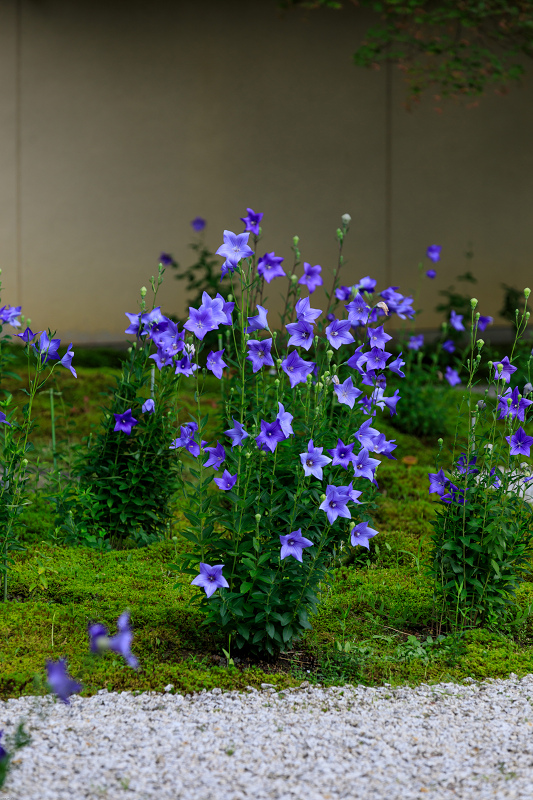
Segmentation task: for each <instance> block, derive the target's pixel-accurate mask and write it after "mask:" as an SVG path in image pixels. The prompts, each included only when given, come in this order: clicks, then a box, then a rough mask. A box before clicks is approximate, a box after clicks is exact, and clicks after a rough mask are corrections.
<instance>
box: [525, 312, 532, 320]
mask: <svg viewBox="0 0 533 800" xmlns="http://www.w3.org/2000/svg"><path fill="white" fill-rule="evenodd" d="M530 316H531V314H530V313H529V311H526V319H529V318H530Z"/></svg>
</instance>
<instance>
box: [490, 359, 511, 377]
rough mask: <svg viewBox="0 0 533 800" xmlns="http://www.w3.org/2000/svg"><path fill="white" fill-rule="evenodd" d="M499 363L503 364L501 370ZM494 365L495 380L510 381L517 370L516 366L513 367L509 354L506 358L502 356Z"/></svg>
mask: <svg viewBox="0 0 533 800" xmlns="http://www.w3.org/2000/svg"><path fill="white" fill-rule="evenodd" d="M499 364H501V365H502V368H501V370H499V369H498V365H499ZM492 366H493V367H494V379H495V380H497V381H498V380H501V381H505V383H510V381H511V375H512V374H513V372H516V367H513V365H512V364H511V362H510V361H509V358H508V357H507V356H505V358H502V360H501V361H494V363H493V365H492Z"/></svg>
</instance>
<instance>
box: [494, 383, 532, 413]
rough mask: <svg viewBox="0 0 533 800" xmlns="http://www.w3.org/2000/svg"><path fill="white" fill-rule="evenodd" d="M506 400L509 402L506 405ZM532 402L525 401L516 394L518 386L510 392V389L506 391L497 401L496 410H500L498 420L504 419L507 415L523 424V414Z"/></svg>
mask: <svg viewBox="0 0 533 800" xmlns="http://www.w3.org/2000/svg"><path fill="white" fill-rule="evenodd" d="M508 399H510V400H511V402H510V403H508ZM532 402H533V401H531V400H526V398H525V397H522V396H521V395H520V394H519V392H518V386H516V387H515V388H514V389H513V390H512V391H511V389H510V388H509V389H507V391H506V392H505V393H504V394H503V395H502V396H501V397H500V398H499V401H498V408H499V409H500V416H499V417H498V419H503V417H506V416H507V414H510V415H511V416H512V417H513V418H516V419H519V420H520V421H521V422H524V414H525V410H526V408H527V407H528V406H530V405H531V404H532Z"/></svg>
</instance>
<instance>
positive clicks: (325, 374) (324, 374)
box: [322, 370, 331, 378]
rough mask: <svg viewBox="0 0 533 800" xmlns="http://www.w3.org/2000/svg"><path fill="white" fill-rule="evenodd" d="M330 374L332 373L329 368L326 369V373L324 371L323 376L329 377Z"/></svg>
mask: <svg viewBox="0 0 533 800" xmlns="http://www.w3.org/2000/svg"><path fill="white" fill-rule="evenodd" d="M330 375H331V372H328V370H326V371H325V372H324V373H322V377H323V378H329V376H330Z"/></svg>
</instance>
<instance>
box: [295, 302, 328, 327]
mask: <svg viewBox="0 0 533 800" xmlns="http://www.w3.org/2000/svg"><path fill="white" fill-rule="evenodd" d="M294 309H295V311H296V319H297V320H298V322H310V323H311V324H313V323H314V322H315V321H316V320H317V319H318V317H319V316H320V315H321V314H322V311H321V310H320V309H319V308H311V303H310V302H309V298H308V297H301V298H300V300H298V302H297V303H296V305H295V307H294Z"/></svg>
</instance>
